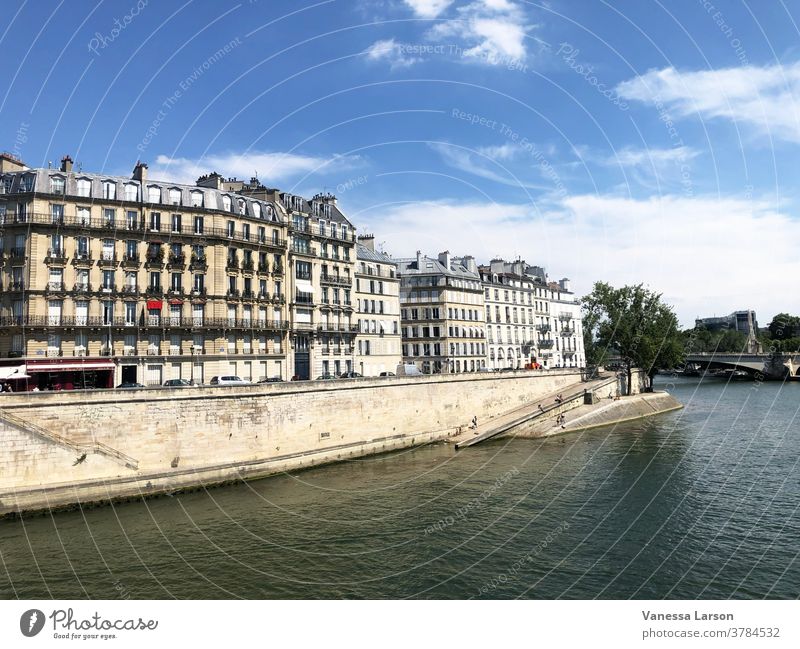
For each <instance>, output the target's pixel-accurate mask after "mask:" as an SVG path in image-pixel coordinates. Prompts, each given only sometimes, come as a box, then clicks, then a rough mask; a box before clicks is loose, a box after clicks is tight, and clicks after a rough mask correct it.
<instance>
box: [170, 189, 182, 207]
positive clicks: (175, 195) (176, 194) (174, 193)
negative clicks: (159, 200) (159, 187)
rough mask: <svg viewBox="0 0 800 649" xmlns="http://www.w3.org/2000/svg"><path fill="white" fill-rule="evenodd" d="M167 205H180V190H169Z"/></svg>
mask: <svg viewBox="0 0 800 649" xmlns="http://www.w3.org/2000/svg"><path fill="white" fill-rule="evenodd" d="M169 204H170V205H180V204H181V190H180V189H177V188H174V187H173V188H172V189H170V190H169Z"/></svg>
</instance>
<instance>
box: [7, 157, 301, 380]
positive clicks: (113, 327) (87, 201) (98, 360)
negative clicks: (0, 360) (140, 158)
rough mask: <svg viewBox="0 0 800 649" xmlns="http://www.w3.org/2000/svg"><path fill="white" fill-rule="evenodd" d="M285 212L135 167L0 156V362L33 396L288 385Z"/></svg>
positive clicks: (265, 203) (277, 206) (269, 203)
mask: <svg viewBox="0 0 800 649" xmlns="http://www.w3.org/2000/svg"><path fill="white" fill-rule="evenodd" d="M287 216H288V215H287V212H286V210H285V209H284V207H283V205H282V204H281V203H279V202H274V201H267V200H255V199H252V198H249V197H245V196H241V195H238V194H234V193H230V192H226V191H222V190H217V189H211V188H208V187H200V186H186V185H179V184H174V183H166V182H159V181H155V180H152V181H151V180H149V179H148V178H147V165H145V164H137V166H136V168H135V170H134V173H133V175H132V177H130V178H120V177H112V176H105V175H98V174H89V173H83V172H76V171H75V170H73V168H72V161H71V159H70V158H69V157H65V158H64V160H63V161H62V164H61V167H60V168H59V169H28V168H27V167H25V166H24V164H22V163H21V162H20V161H16V160H9V159H8V157H5V158H4V159H3V160H2V161H0V228H2V245H0V249H1V250H2V251H3V268H2V286H3V291H2V297H0V322H2V335H0V355H2V356H3V357H6V358H9V357H10V358H15V359H19V362H21V363H24V367H25V368H26V370H25V371H26V372H27V374H28V375H30V379H27V383H28V385H29V387H30V386H37V387H39V388H40V389H45V388H55V389H71V388H77V387H111V386H113V385H115V384H116V383H119V382H140V383H143V384H150V385H154V384H160V383H162V382H163V381H164V380H167V379H172V378H184V379H189V380H191V379H193V380H194V381H195V382H198V383H199V382H207V381H208V380H209V379H210V378H211V377H212V376H213V375H224V374H235V375H238V376H241V377H242V378H245V379H249V380H254V381H257V380H259V379H262V378H267V377H283V378H286V377H287V376H288V372H289V371H290V368H287V346H288V345H287V343H288V329H289V325H288V306H287V299H286V295H287V293H286V291H287V277H286V272H287V268H288V266H289V259H288V247H287V246H288V238H287V233H288V219H287ZM4 373H6V374H9V370H8V367H6V368H4ZM11 373H12V374H13V372H11Z"/></svg>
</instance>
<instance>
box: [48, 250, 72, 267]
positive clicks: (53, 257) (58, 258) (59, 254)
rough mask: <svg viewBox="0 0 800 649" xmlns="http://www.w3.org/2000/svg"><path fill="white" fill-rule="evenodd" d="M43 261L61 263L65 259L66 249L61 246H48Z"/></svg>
mask: <svg viewBox="0 0 800 649" xmlns="http://www.w3.org/2000/svg"><path fill="white" fill-rule="evenodd" d="M44 261H45V263H53V262H60V263H62V264H63V263H65V262H66V261H67V251H66V250H64V249H63V248H48V249H47V256H46V257H45V258H44Z"/></svg>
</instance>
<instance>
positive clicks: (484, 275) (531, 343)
mask: <svg viewBox="0 0 800 649" xmlns="http://www.w3.org/2000/svg"><path fill="white" fill-rule="evenodd" d="M479 272H480V276H481V282H482V284H483V291H484V301H485V304H486V342H487V348H488V357H487V366H488V367H490V368H492V369H495V370H499V369H505V368H513V369H520V368H526V367H528V368H530V367H533V366H534V365H541V366H542V367H545V368H550V367H583V365H584V364H585V355H584V352H583V331H582V329H581V326H582V325H581V312H580V305H579V304H578V303H577V301H576V300H575V298H574V295H573V294H572V293H571V292H570V291H569V280H568V279H562V280H561V281H560V282H559V283H554V282H550V281H549V280H548V279H547V274H546V273H545V271H544V269H543V268H541V267H539V266H530V265H528V264H527V263H525V262H524V261H521V260H518V261H514V262H508V261H505V260H503V259H493V260H492V261H491V262H489V264H488V265H486V266H480V267H479Z"/></svg>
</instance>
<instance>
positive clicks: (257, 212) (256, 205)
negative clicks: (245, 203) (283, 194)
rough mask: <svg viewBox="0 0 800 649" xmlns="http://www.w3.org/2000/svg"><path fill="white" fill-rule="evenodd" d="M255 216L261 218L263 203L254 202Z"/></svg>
mask: <svg viewBox="0 0 800 649" xmlns="http://www.w3.org/2000/svg"><path fill="white" fill-rule="evenodd" d="M253 216H255V217H256V218H257V219H260V218H261V203H253Z"/></svg>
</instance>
